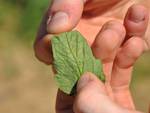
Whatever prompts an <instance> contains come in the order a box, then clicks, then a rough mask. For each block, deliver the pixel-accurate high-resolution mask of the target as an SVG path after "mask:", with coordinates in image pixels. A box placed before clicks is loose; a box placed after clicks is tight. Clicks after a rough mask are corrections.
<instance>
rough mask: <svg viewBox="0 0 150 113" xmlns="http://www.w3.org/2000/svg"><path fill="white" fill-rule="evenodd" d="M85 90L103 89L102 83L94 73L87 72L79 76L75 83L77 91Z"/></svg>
mask: <svg viewBox="0 0 150 113" xmlns="http://www.w3.org/2000/svg"><path fill="white" fill-rule="evenodd" d="M85 90H100V91H101V90H103V91H104V84H103V83H102V82H101V81H100V80H99V79H98V77H97V76H96V75H94V74H92V73H90V72H87V73H85V74H83V75H82V76H81V78H80V80H79V81H78V84H77V93H80V92H82V91H85ZM103 91H102V92H103Z"/></svg>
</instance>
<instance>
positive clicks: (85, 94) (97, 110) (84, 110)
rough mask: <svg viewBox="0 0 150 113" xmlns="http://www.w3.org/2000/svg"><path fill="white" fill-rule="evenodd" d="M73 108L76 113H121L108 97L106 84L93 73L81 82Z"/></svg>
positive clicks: (84, 76)
mask: <svg viewBox="0 0 150 113" xmlns="http://www.w3.org/2000/svg"><path fill="white" fill-rule="evenodd" d="M108 106H109V109H108ZM73 108H74V112H75V113H111V112H112V111H114V112H116V113H119V110H120V109H118V107H117V105H115V104H114V103H113V102H112V101H111V99H110V98H109V97H108V95H107V92H106V89H105V86H104V84H103V83H102V82H101V81H99V80H98V78H97V77H96V76H95V75H93V74H91V73H86V74H84V75H83V76H82V77H81V79H80V80H79V82H78V85H77V96H76V98H75V102H74V107H73Z"/></svg>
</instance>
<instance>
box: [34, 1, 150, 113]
mask: <svg viewBox="0 0 150 113" xmlns="http://www.w3.org/2000/svg"><path fill="white" fill-rule="evenodd" d="M121 1H123V2H122V3H124V2H127V1H129V0H121ZM60 2H64V1H61V0H60ZM80 2H81V1H80ZM114 2H115V0H114V1H113V0H112V1H110V0H109V1H105V2H104V1H103V0H102V1H101V0H89V4H88V3H87V4H86V6H85V13H84V14H85V16H86V19H85V18H82V19H81V20H80V21H79V23H78V25H77V26H76V29H77V30H79V31H80V32H81V33H82V34H83V35H84V37H86V39H87V41H88V43H89V45H90V46H91V48H92V50H93V53H94V55H95V57H97V58H99V59H101V60H102V63H103V67H104V68H103V70H104V73H105V75H106V84H105V86H106V88H107V92H108V95H109V96H110V98H111V99H113V100H114V101H115V102H116V103H118V104H119V105H121V106H123V107H126V108H130V109H133V108H134V105H133V102H132V98H131V95H130V91H129V84H130V80H131V72H132V66H133V64H134V63H135V60H136V59H137V58H138V57H139V56H140V55H141V54H142V51H143V44H144V45H145V47H146V48H148V49H149V47H150V46H149V45H150V43H149V42H150V40H149V39H148V38H147V39H145V40H143V36H144V34H145V31H146V28H147V24H148V12H147V11H146V10H145V8H143V7H141V6H133V7H134V11H133V8H132V9H130V11H129V12H132V13H133V12H134V14H133V15H134V18H135V19H136V18H137V17H140V16H141V14H143V12H145V15H144V19H143V20H141V22H135V23H134V22H133V21H134V20H133V21H131V20H129V14H128V13H127V16H126V17H125V18H120V19H118V18H116V17H115V16H114V15H113V16H109V17H106V15H105V16H103V15H104V14H105V12H104V11H105V10H103V9H105V8H106V9H107V10H108V9H109V8H110V6H112V4H113V5H114V6H115V4H117V3H116V2H115V3H114ZM119 2H120V1H119ZM102 3H105V5H104V4H102ZM101 4H102V5H101ZM106 4H107V5H106ZM103 5H104V6H105V7H103ZM94 6H96V8H94ZM97 6H98V8H97ZM101 6H102V7H101ZM92 9H94V10H92ZM114 10H115V9H114ZM88 12H89V13H88ZM91 12H94V15H93V14H92V15H93V17H92V18H89V15H87V14H90V13H91ZM110 12H113V11H112V10H111V11H110ZM137 12H138V15H137ZM97 14H103V15H100V16H98V15H97ZM112 14H114V13H112ZM135 14H136V15H135ZM139 15H140V16H139ZM85 16H84V17H85ZM95 17H96V18H95ZM140 18H141V17H140ZM112 19H113V20H115V21H113V22H109V23H111V24H110V25H108V23H107V22H108V21H109V20H112ZM116 20H119V21H121V23H123V21H124V26H123V24H120V23H118V22H116ZM46 21H47V15H46V16H45V17H44V19H43V23H42V24H41V27H40V30H39V34H38V35H37V40H36V42H35V53H36V56H37V58H38V59H39V60H41V61H43V62H45V63H47V64H50V63H51V62H52V56H51V55H52V54H49V51H50V49H49V44H50V37H51V36H49V35H48V36H47V37H44V38H43V36H44V35H45V34H46V33H47V31H46ZM71 24H72V23H71ZM73 24H74V23H73ZM51 26H52V25H51ZM55 26H56V25H54V27H55ZM108 26H109V27H108ZM61 27H62V28H61V30H62V31H65V30H68V29H72V27H73V26H71V27H70V26H69V27H70V28H69V27H68V26H67V27H68V28H67V27H66V26H61ZM55 28H56V27H55ZM101 28H102V30H101V31H100V29H101ZM125 29H126V30H125ZM55 30H57V29H54V30H53V32H57V31H55ZM61 30H58V32H62V31H61ZM125 31H126V33H125ZM146 48H144V49H146ZM73 102H74V97H72V96H68V95H66V94H64V93H62V92H61V91H58V96H57V104H56V110H57V113H73Z"/></svg>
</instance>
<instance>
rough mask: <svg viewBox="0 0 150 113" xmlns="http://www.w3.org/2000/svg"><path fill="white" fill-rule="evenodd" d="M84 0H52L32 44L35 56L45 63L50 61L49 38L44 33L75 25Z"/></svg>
mask: <svg viewBox="0 0 150 113" xmlns="http://www.w3.org/2000/svg"><path fill="white" fill-rule="evenodd" d="M84 2H85V1H83V0H53V2H52V5H51V7H50V8H49V10H48V11H47V12H46V13H45V15H44V17H43V19H42V22H41V25H40V27H39V31H38V34H37V37H36V41H35V44H34V49H35V56H36V57H37V58H38V59H39V60H40V61H42V62H44V63H46V64H50V63H51V62H52V55H51V53H49V51H50V50H49V46H50V43H47V42H50V38H49V36H45V35H46V34H48V33H50V34H54V33H60V32H64V31H68V30H71V29H72V28H73V27H75V25H76V24H77V23H78V21H79V19H80V17H81V15H82V10H83V4H84ZM46 27H47V29H46ZM45 40H47V42H46V43H45Z"/></svg>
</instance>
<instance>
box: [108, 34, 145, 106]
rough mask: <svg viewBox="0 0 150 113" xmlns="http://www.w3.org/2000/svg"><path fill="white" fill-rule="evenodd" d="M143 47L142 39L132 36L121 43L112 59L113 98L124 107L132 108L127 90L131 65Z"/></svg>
mask: <svg viewBox="0 0 150 113" xmlns="http://www.w3.org/2000/svg"><path fill="white" fill-rule="evenodd" d="M143 49H144V47H143V39H141V38H139V37H132V38H130V39H129V40H128V41H127V42H126V43H125V44H124V45H123V47H122V48H121V50H120V51H119V52H118V54H117V56H116V59H115V61H114V65H113V70H112V76H111V82H110V84H111V87H112V90H113V93H114V98H115V99H116V101H117V102H118V103H119V104H120V105H122V106H124V107H126V108H130V109H133V108H134V105H133V102H132V99H131V95H130V92H129V85H130V81H131V75H132V66H133V64H134V63H135V61H136V60H137V59H138V57H139V56H140V55H141V54H142V52H143Z"/></svg>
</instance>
